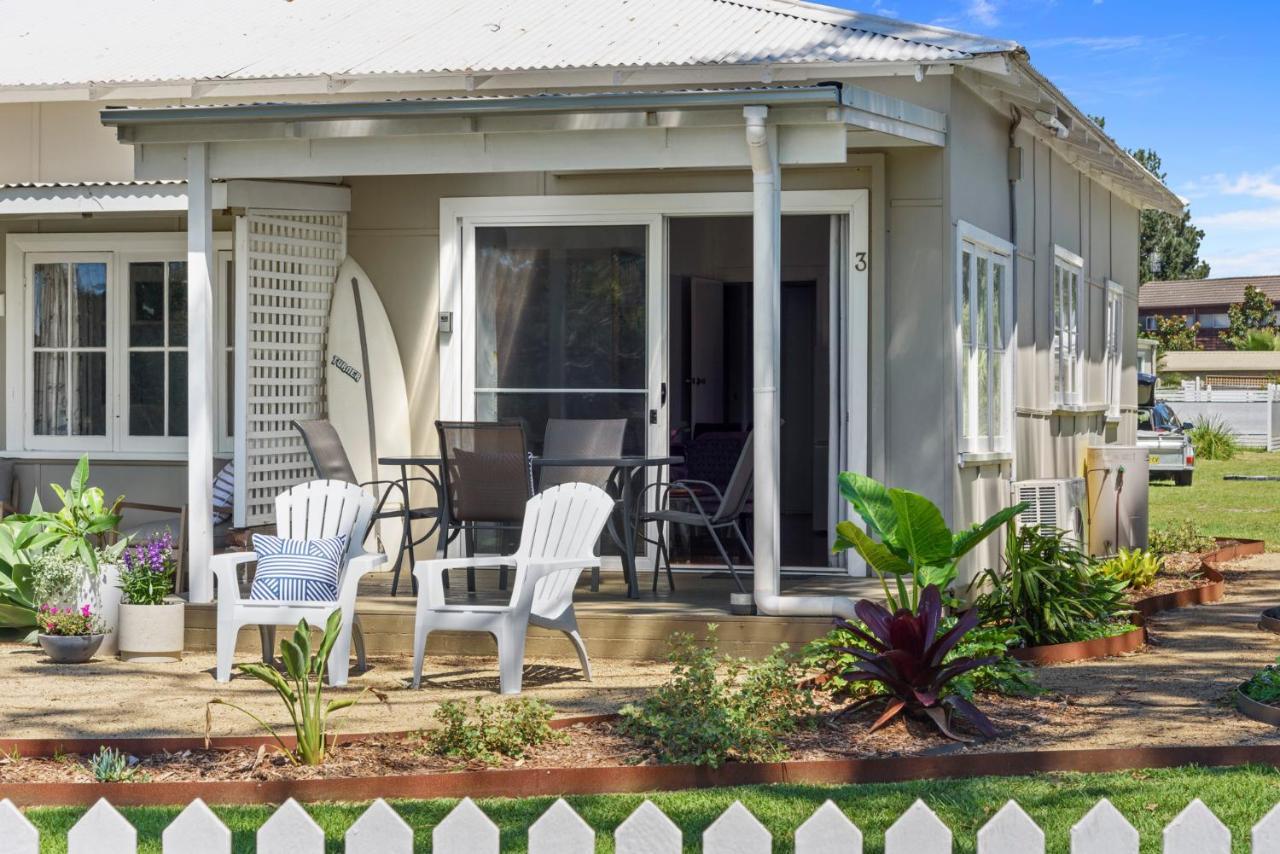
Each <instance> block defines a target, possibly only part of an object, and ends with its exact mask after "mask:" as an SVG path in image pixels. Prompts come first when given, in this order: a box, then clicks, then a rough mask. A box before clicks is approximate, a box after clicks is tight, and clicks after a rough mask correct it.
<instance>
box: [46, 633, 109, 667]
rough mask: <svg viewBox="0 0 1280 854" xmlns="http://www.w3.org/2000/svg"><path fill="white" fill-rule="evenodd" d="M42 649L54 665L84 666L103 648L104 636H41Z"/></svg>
mask: <svg viewBox="0 0 1280 854" xmlns="http://www.w3.org/2000/svg"><path fill="white" fill-rule="evenodd" d="M38 637H39V639H40V648H41V649H43V650H44V654H45V655H47V656H49V659H50V660H51V661H52V662H53V663H54V664H84V663H85V662H86V661H88V660H89V659H91V658H93V654H94V653H95V652H97V651H98V647H100V646H102V638H103V635H39V636H38Z"/></svg>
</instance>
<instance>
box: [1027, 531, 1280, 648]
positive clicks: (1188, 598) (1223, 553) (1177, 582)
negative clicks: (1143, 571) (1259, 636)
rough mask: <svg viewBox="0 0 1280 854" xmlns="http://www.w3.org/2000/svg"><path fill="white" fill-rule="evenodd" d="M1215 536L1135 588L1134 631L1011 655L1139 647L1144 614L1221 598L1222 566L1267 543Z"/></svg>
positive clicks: (1259, 551) (1176, 557)
mask: <svg viewBox="0 0 1280 854" xmlns="http://www.w3.org/2000/svg"><path fill="white" fill-rule="evenodd" d="M1216 539H1217V544H1218V547H1217V548H1216V549H1214V550H1213V551H1210V552H1204V553H1203V554H1199V555H1193V554H1186V555H1174V556H1171V558H1172V559H1173V562H1174V569H1173V574H1172V575H1167V576H1165V577H1163V578H1157V582H1156V584H1153V585H1152V586H1150V587H1146V588H1143V589H1141V590H1135V591H1133V595H1132V596H1131V597H1130V605H1131V607H1132V608H1133V610H1134V611H1135V612H1136V613H1135V615H1134V619H1133V622H1134V623H1135V625H1136V626H1137V628H1135V629H1133V630H1132V631H1129V632H1125V633H1123V634H1119V635H1113V636H1111V637H1103V638H1093V639H1090V640H1086V641H1075V642H1073V643H1059V644H1048V645H1045V646H1031V647H1024V648H1022V649H1015V650H1011V651H1010V652H1011V654H1012V655H1013V656H1014V658H1017V659H1019V660H1020V661H1025V662H1027V663H1029V664H1037V665H1042V664H1065V663H1068V662H1072V661H1087V660H1089V659H1094V658H1107V657H1110V656H1113V655H1126V654H1129V653H1133V652H1137V651H1138V650H1139V649H1140V648H1141V647H1142V645H1143V643H1144V642H1145V641H1146V630H1145V628H1143V626H1142V623H1143V621H1144V618H1147V617H1152V616H1155V615H1156V614H1158V613H1160V612H1161V611H1172V610H1174V609H1176V608H1186V607H1189V606H1192V605H1209V604H1212V603H1214V602H1218V601H1220V600H1221V599H1222V597H1223V595H1224V594H1225V592H1226V577H1225V576H1224V575H1223V574H1222V571H1221V569H1220V566H1221V565H1222V564H1224V563H1227V562H1228V561H1232V560H1236V559H1238V558H1241V557H1246V556H1248V555H1256V554H1262V552H1263V551H1264V550H1265V548H1266V544H1265V543H1264V542H1263V541H1262V540H1245V539H1228V538H1221V537H1219V538H1216Z"/></svg>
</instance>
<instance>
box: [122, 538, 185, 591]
mask: <svg viewBox="0 0 1280 854" xmlns="http://www.w3.org/2000/svg"><path fill="white" fill-rule="evenodd" d="M123 557H124V569H123V570H121V572H120V589H121V590H122V591H123V593H124V601H125V602H127V603H128V604H130V605H163V604H164V597H166V596H168V595H169V594H170V593H172V592H173V580H174V576H175V575H176V574H177V570H178V561H177V558H176V557H175V555H174V551H173V535H172V534H170V533H169V532H168V531H165V532H164V533H163V534H159V535H153V536H150V537H148V538H147V539H145V540H143V541H142V542H140V543H138V544H136V545H133V546H130V547H129V548H127V549H125V550H124V556H123Z"/></svg>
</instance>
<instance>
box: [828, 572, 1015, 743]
mask: <svg viewBox="0 0 1280 854" xmlns="http://www.w3.org/2000/svg"><path fill="white" fill-rule="evenodd" d="M854 610H855V611H856V613H857V615H858V619H859V620H860V621H861V623H862V625H861V626H860V625H858V624H855V623H853V622H850V621H847V620H836V625H838V626H840V627H841V628H843V629H846V630H847V631H849V632H851V633H853V634H854V635H856V636H857V637H859V638H861V639H862V641H863V642H865V643H866V644H867V645H868V646H869V647H870V649H869V650H868V649H860V648H858V647H852V646H851V647H845V648H844V649H843V650H841V651H842V652H847V653H849V654H850V655H852V656H854V657H855V658H857V659H858V661H857V662H856V664H855V669H854V670H851V671H850V672H848V673H846V674H844V678H845V679H846V680H847V681H850V682H854V681H864V682H877V683H879V685H880V686H881V688H882V689H883V690H881V691H878V692H876V693H875V694H872V695H871V696H869V697H865V698H863V699H862V700H859V701H858V702H857V703H855V704H854V705H853V706H851V707H850V709H849V711H852V710H853V709H857V708H861V707H862V706H864V705H869V704H871V703H875V702H879V701H881V700H884V701H886V705H885V709H884V712H883V713H882V714H881V715H880V717H879V718H877V719H876V721H875V723H873V724H872V725H871V730H872V731H873V732H874V731H875V730H877V729H879V728H880V727H882V726H884V725H885V724H887V723H889V722H890V721H891V720H893V719H894V718H895V717H897V716H898V715H902V714H905V715H911V716H915V717H921V716H923V717H927V718H928V719H929V720H931V721H933V723H934V725H935V726H936V727H937V728H938V730H939V731H941V732H942V734H943V735H945V736H947V737H948V738H953V739H956V740H957V741H965V740H966V739H964V738H962V737H961V736H959V735H957V734H956V733H955V731H954V730H953V729H952V728H951V725H950V722H949V720H948V718H949V715H950V714H956V715H959V716H960V717H962V718H965V719H967V720H968V721H969V722H970V723H972V724H973V725H974V726H975V727H977V729H978V731H979V732H981V733H982V734H983V735H985V736H987V737H988V738H994V737H995V735H996V731H995V727H994V726H992V724H991V721H990V720H988V719H987V716H986V715H984V714H983V713H982V712H980V711H979V710H978V708H977V707H976V706H974V705H973V704H972V703H970V702H969V701H968V700H966V699H965V698H964V697H962V696H960V695H959V694H957V693H948V686H949V684H950V682H951V680H953V679H955V678H956V677H957V676H960V675H961V674H963V673H968V672H969V671H970V670H974V669H975V668H978V667H985V666H986V665H988V664H993V663H995V661H996V660H997V659H996V658H995V657H994V656H993V657H988V658H960V659H954V660H952V661H950V662H948V663H947V664H945V665H944V664H943V659H945V658H946V657H947V653H948V652H950V651H951V650H952V649H953V648H954V647H955V645H956V644H957V643H959V642H960V640H961V639H962V638H963V637H964V635H965V634H966V633H967V632H968V631H969V630H970V629H972V628H973V627H974V626H976V625H977V624H978V612H977V611H975V610H973V609H970V610H968V611H965V612H964V613H963V614H961V615H960V616H959V617H958V618H957V620H956V624H955V625H954V626H952V627H951V629H950V630H949V631H947V632H944V633H943V634H942V635H941V636H939V635H938V625H939V624H940V623H941V621H942V592H941V591H940V590H939V589H938V587H937V586H936V585H932V584H931V585H928V586H927V587H925V588H924V591H923V592H922V593H921V594H920V603H919V606H918V608H917V610H916V611H915V612H914V613H912V612H911V611H909V610H907V609H906V608H899V609H898V610H896V611H894V612H893V613H890V612H889V611H888V610H886V609H885V608H883V607H882V606H880V605H877V604H876V603H874V602H871V601H870V600H867V599H863V600H862V601H860V602H858V604H857V605H856V606H855V607H854ZM864 627H865V630H864Z"/></svg>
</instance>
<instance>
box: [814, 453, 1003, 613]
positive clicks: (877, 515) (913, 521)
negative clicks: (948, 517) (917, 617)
mask: <svg viewBox="0 0 1280 854" xmlns="http://www.w3.org/2000/svg"><path fill="white" fill-rule="evenodd" d="M840 494H841V495H843V496H844V498H845V500H846V501H848V502H849V503H850V504H851V505H853V509H854V510H855V511H857V513H858V515H859V516H861V517H862V520H863V521H864V522H865V523H866V525H867V531H863V530H862V529H861V528H860V527H858V526H857V525H855V524H854V523H853V522H850V521H847V520H846V521H842V522H840V523H838V524H837V525H836V542H835V545H834V546H832V551H833V552H839V551H844V550H845V549H850V548H851V549H853V550H854V551H856V552H857V553H858V554H859V555H860V556H861V557H862V559H863V560H865V561H866V562H867V565H868V566H869V567H871V569H872V571H873V572H875V574H876V575H877V576H878V577H879V578H880V584H881V586H882V587H883V588H884V595H885V599H886V600H887V601H888V603H889V607H890V608H891V609H893V610H894V611H899V610H901V609H908V610H914V609H915V608H916V607H917V606H918V605H919V603H920V591H921V590H923V589H924V588H926V587H929V586H934V587H937V588H938V589H939V590H940V591H946V590H947V588H949V587H950V586H951V584H952V582H954V581H955V579H956V565H957V563H958V562H959V561H960V558H962V557H964V556H965V555H966V554H968V553H969V552H970V551H972V550H973V548H974V547H975V546H977V545H978V544H979V543H981V542H982V541H983V540H985V539H986V538H987V537H989V536H991V535H992V534H993V533H995V532H996V531H997V530H999V528H1000V526H1001V525H1003V524H1005V523H1006V522H1008V521H1009V520H1010V519H1012V518H1013V517H1015V516H1017V515H1018V514H1019V513H1021V512H1022V511H1023V510H1026V509H1027V506H1028V505H1027V504H1026V503H1025V502H1024V503H1022V504H1017V505H1015V506H1013V507H1006V508H1005V509H1003V510H1001V511H1000V512H998V513H996V514H994V515H993V516H991V518H989V519H987V520H986V521H985V522H980V523H978V524H977V525H974V526H973V527H972V528H969V529H968V530H965V531H960V532H959V533H952V531H951V529H950V528H948V527H947V523H946V521H945V520H944V519H943V518H942V511H941V510H939V509H938V507H937V505H935V504H934V503H933V502H932V501H930V500H929V499H927V498H925V497H924V496H923V495H919V494H917V493H915V492H911V491H909V490H906V489H890V488H888V487H886V486H885V485H884V484H882V483H880V482H879V481H878V480H875V479H874V478H870V477H867V476H865V475H861V474H858V473H856V472H842V473H841V474H840ZM868 532H870V533H868ZM872 535H874V536H875V537H876V538H878V540H879V541H878V542H877V540H876V539H873V538H872ZM889 578H892V579H893V580H894V589H892V590H891V589H890V587H889ZM908 578H910V579H911V587H910V589H908V587H907V583H906V579H908Z"/></svg>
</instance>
